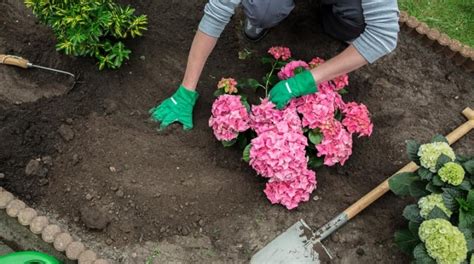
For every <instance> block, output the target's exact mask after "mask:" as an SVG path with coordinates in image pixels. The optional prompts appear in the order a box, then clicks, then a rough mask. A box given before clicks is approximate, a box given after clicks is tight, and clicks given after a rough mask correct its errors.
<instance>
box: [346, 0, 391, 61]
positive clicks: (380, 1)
mask: <svg viewBox="0 0 474 264" xmlns="http://www.w3.org/2000/svg"><path fill="white" fill-rule="evenodd" d="M362 9H363V13H364V19H365V23H366V26H365V31H364V32H363V33H362V34H361V35H360V36H359V37H358V38H357V39H355V40H354V42H353V43H352V44H353V45H354V47H355V48H356V49H357V51H359V53H360V54H361V55H362V56H363V57H364V58H365V59H366V60H367V61H368V62H369V63H373V62H375V61H376V60H377V59H379V58H380V57H382V56H384V55H386V54H388V53H390V52H392V51H393V50H394V49H395V48H396V46H397V40H398V31H399V26H398V18H399V10H398V5H397V1H396V0H362Z"/></svg>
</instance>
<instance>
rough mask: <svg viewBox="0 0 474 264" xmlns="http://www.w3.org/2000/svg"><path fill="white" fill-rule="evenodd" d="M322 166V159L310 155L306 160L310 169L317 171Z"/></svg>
mask: <svg viewBox="0 0 474 264" xmlns="http://www.w3.org/2000/svg"><path fill="white" fill-rule="evenodd" d="M323 164H324V159H323V158H321V157H317V156H316V155H310V156H309V160H308V166H309V167H310V168H312V169H317V168H319V167H322V166H323Z"/></svg>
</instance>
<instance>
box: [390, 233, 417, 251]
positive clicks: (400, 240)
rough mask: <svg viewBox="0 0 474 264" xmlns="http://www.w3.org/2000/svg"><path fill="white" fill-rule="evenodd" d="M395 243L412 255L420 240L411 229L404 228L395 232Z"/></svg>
mask: <svg viewBox="0 0 474 264" xmlns="http://www.w3.org/2000/svg"><path fill="white" fill-rule="evenodd" d="M395 243H396V244H397V246H398V247H399V248H400V249H401V250H402V251H403V252H405V253H406V254H408V255H411V254H412V252H413V249H414V248H415V246H416V245H417V244H418V243H420V240H419V239H418V236H415V235H413V233H412V232H410V230H407V229H403V230H398V231H396V232H395Z"/></svg>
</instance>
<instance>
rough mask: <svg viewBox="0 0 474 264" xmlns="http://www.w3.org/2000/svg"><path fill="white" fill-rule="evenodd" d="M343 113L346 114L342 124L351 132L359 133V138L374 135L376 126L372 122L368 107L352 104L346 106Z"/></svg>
mask: <svg viewBox="0 0 474 264" xmlns="http://www.w3.org/2000/svg"><path fill="white" fill-rule="evenodd" d="M342 112H343V113H344V119H343V120H342V124H343V125H344V126H345V127H346V128H347V130H348V131H349V132H351V133H358V134H359V137H361V136H370V135H371V134H372V130H373V127H374V125H373V124H372V122H371V120H370V116H369V115H370V114H369V110H368V109H367V106H365V105H364V104H357V103H355V102H351V103H348V104H346V107H345V108H344V109H343V111H342Z"/></svg>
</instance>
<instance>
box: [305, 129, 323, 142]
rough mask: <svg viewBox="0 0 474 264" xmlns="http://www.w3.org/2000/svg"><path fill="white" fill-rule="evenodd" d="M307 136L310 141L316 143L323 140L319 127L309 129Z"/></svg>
mask: <svg viewBox="0 0 474 264" xmlns="http://www.w3.org/2000/svg"><path fill="white" fill-rule="evenodd" d="M308 138H309V141H310V142H311V143H313V144H314V145H318V144H319V143H321V141H323V133H321V132H320V131H319V129H313V130H310V131H309V133H308Z"/></svg>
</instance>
